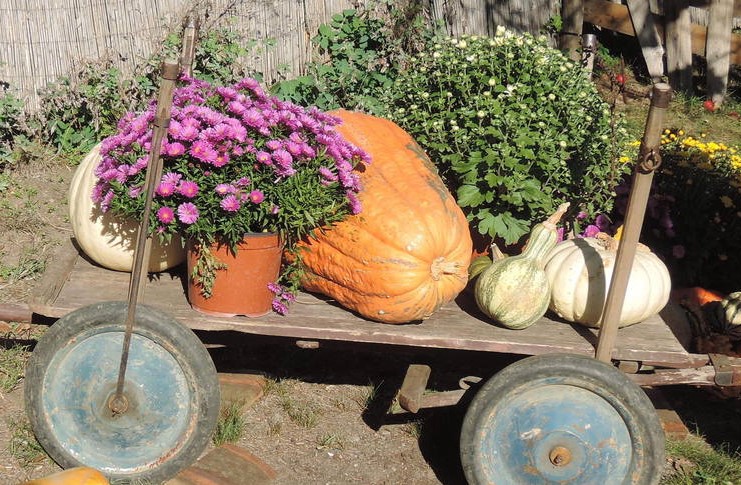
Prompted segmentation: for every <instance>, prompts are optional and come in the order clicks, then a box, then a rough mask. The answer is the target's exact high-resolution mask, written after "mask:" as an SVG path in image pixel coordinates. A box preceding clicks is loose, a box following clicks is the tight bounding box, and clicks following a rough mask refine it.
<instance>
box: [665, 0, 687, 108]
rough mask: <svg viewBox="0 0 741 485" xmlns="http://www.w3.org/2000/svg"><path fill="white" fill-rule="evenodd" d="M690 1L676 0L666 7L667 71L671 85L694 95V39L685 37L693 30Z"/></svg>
mask: <svg viewBox="0 0 741 485" xmlns="http://www.w3.org/2000/svg"><path fill="white" fill-rule="evenodd" d="M688 7H689V1H688V0H676V1H674V2H671V3H670V4H669V5H667V6H666V61H667V67H666V70H667V72H668V73H669V84H671V86H672V87H673V88H674V89H675V90H677V91H681V92H684V93H685V94H691V93H692V38H691V37H690V36H688V35H685V34H686V32H689V31H690V29H691V28H692V24H691V22H690V11H689V8H688Z"/></svg>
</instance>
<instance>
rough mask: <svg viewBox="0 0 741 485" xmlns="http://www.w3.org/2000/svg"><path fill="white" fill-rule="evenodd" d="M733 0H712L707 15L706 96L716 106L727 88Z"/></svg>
mask: <svg viewBox="0 0 741 485" xmlns="http://www.w3.org/2000/svg"><path fill="white" fill-rule="evenodd" d="M732 11H733V0H712V1H711V2H710V16H709V17H708V36H707V45H706V47H705V52H706V54H705V57H706V59H707V64H708V73H707V78H708V80H707V90H708V98H710V99H712V100H713V102H715V104H716V105H717V106H720V105H721V104H723V100H724V98H725V96H726V90H727V88H728V69H729V68H730V45H731V27H732V26H733V18H732V17H731V13H732Z"/></svg>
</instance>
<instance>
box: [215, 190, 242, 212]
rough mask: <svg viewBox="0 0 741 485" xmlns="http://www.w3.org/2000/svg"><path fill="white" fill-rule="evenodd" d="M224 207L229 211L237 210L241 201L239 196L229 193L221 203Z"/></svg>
mask: <svg viewBox="0 0 741 485" xmlns="http://www.w3.org/2000/svg"><path fill="white" fill-rule="evenodd" d="M219 205H220V206H221V208H222V209H224V210H225V211H227V212H237V211H238V210H239V207H240V202H239V199H238V198H237V197H235V196H234V195H231V194H230V195H227V196H226V197H224V198H223V199H222V200H221V202H220V203H219Z"/></svg>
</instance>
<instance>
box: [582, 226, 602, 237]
mask: <svg viewBox="0 0 741 485" xmlns="http://www.w3.org/2000/svg"><path fill="white" fill-rule="evenodd" d="M598 232H600V229H599V227H597V226H595V225H594V224H589V225H588V226H587V228H586V229H584V232H583V233H582V237H594V236H596V235H597V233H598Z"/></svg>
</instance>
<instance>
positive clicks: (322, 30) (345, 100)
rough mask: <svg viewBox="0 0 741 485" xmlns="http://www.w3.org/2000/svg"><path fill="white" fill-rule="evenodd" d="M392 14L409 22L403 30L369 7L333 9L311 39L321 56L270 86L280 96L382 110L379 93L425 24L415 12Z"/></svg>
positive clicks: (323, 105) (329, 106)
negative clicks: (300, 71) (298, 72)
mask: <svg viewBox="0 0 741 485" xmlns="http://www.w3.org/2000/svg"><path fill="white" fill-rule="evenodd" d="M391 15H392V16H393V17H394V19H395V22H401V21H402V19H406V21H409V22H411V25H408V26H407V27H408V28H407V29H406V30H405V31H404V34H403V35H400V34H397V33H396V32H395V29H394V28H393V26H394V24H393V23H392V24H389V23H388V22H386V21H384V20H383V19H380V18H378V17H375V16H373V15H372V14H371V12H370V11H368V10H364V11H362V12H359V11H357V10H353V9H350V10H345V11H343V12H342V13H339V14H336V15H334V16H333V17H332V21H331V22H330V23H329V24H324V25H321V26H320V27H319V30H318V33H317V35H316V36H315V37H314V38H313V39H312V41H313V43H314V45H315V46H316V48H317V53H318V55H319V57H320V58H322V59H323V61H318V62H312V63H309V64H308V66H307V69H306V70H307V73H306V75H302V76H298V77H295V78H293V79H286V80H283V81H281V82H278V83H276V84H275V85H274V86H273V87H272V88H271V91H272V92H273V93H274V94H276V95H277V96H279V97H280V98H282V99H287V100H290V101H293V102H295V103H297V104H301V105H304V106H312V105H313V106H317V107H319V108H320V109H324V110H329V109H335V108H340V107H342V108H346V109H355V110H362V111H367V112H370V113H378V112H380V111H381V110H382V107H381V106H380V104H379V96H380V93H381V92H383V91H384V90H387V89H389V88H390V87H391V85H392V84H393V81H394V79H395V78H396V76H397V74H398V69H399V66H400V64H401V63H402V60H403V58H404V55H405V49H406V48H409V46H411V45H412V42H410V40H409V38H410V37H411V36H412V35H414V33H417V32H420V31H421V29H422V24H421V20H420V18H419V17H418V16H416V15H414V14H409V13H408V12H403V11H401V10H397V9H395V8H394V9H392V12H391ZM410 15H411V16H412V19H411V20H409V19H408V17H409V16H410Z"/></svg>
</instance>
